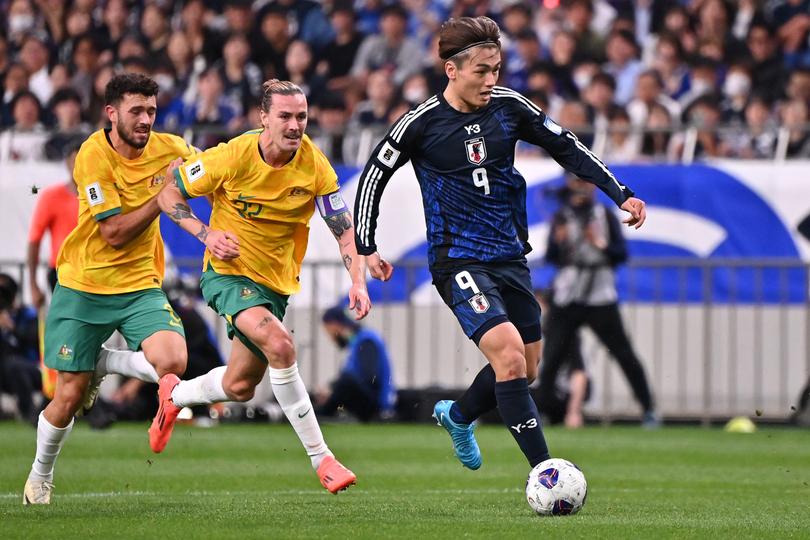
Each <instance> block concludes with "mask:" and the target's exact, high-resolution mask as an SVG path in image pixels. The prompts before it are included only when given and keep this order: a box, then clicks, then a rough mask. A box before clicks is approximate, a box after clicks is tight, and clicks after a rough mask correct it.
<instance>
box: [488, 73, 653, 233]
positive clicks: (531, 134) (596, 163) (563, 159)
mask: <svg viewBox="0 0 810 540" xmlns="http://www.w3.org/2000/svg"><path fill="white" fill-rule="evenodd" d="M495 94H499V95H500V97H507V98H511V99H512V100H514V104H515V106H516V107H518V108H519V109H520V110H521V113H522V116H523V122H522V125H521V138H522V139H524V140H526V141H528V142H530V143H532V144H536V145H537V146H540V147H542V148H543V149H545V150H546V151H547V152H548V153H549V155H550V156H551V157H552V158H554V160H555V161H556V162H557V163H559V164H560V165H561V166H562V167H563V168H564V169H565V170H567V171H568V172H570V173H572V174H574V175H576V176H578V177H579V178H582V179H583V180H587V181H588V182H591V183H592V184H595V185H596V186H597V187H598V188H599V189H601V190H602V191H604V192H605V194H606V195H607V196H608V197H610V198H611V199H612V200H613V202H615V203H616V206H618V207H620V208H621V209H622V210H625V211H626V212H629V213H630V217H629V218H627V219H625V220H624V223H627V224H628V225H629V226H635V228H636V229H638V228H639V227H641V225H642V224H643V223H644V220H645V219H646V217H647V211H646V209H645V204H644V201H642V200H641V199H639V198H637V197H635V194H634V193H633V190H632V189H630V188H629V187H627V186H626V185H624V184H622V183H621V182H619V180H618V179H617V178H616V177H615V176H614V175H613V173H612V172H610V170H609V169H608V168H607V166H606V165H605V164H604V163H602V160H600V159H599V158H598V157H596V155H594V154H593V152H591V151H590V150H589V149H588V147H587V146H585V145H584V144H582V142H580V140H579V139H577V136H576V135H574V134H573V133H572V132H571V131H569V130H567V129H565V128H564V127H562V126H560V125H559V124H557V123H555V122H554V120H552V119H551V118H549V117H548V116H546V113H544V112H543V111H542V110H541V109H540V108H539V107H537V106H536V105H535V104H534V103H532V102H531V101H529V100H528V99H527V98H526V97H524V96H522V95H521V94H519V93H518V92H515V91H514V90H510V89H508V88H503V87H500V86H496V87H495V89H494V90H493V95H495Z"/></svg>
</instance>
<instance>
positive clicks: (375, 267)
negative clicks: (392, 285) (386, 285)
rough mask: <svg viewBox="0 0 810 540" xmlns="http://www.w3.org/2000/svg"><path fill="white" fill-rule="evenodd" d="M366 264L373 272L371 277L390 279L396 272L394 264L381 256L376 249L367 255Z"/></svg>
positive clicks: (382, 279)
mask: <svg viewBox="0 0 810 540" xmlns="http://www.w3.org/2000/svg"><path fill="white" fill-rule="evenodd" d="M366 266H368V271H369V272H371V277H373V278H374V279H379V280H380V281H388V280H389V279H391V274H393V273H394V265H392V264H391V263H390V262H388V261H386V260H385V259H383V258H382V257H380V254H379V253H377V252H376V251H375V252H374V253H372V254H371V255H369V256H368V257H366Z"/></svg>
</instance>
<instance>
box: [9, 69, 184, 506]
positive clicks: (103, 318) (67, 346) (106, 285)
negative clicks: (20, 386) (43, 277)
mask: <svg viewBox="0 0 810 540" xmlns="http://www.w3.org/2000/svg"><path fill="white" fill-rule="evenodd" d="M157 91H158V86H157V84H156V83H155V82H154V81H153V80H151V79H149V78H148V77H145V76H143V75H137V74H132V73H128V74H123V75H118V76H116V77H113V79H112V80H110V82H109V83H108V84H107V87H106V91H105V101H106V103H107V105H106V109H105V110H106V112H107V116H108V117H109V119H110V121H111V123H112V127H111V128H110V129H104V130H99V131H97V132H95V133H94V134H93V135H91V136H90V137H89V138H88V139H87V140H86V141H85V142H84V144H82V147H81V149H80V150H79V153H78V155H77V156H76V164H75V166H74V171H73V177H74V179H75V181H76V184H77V188H78V194H79V219H78V225H77V226H76V228H75V229H74V230H73V232H72V233H70V235H68V237H67V239H66V240H65V242H64V244H63V245H62V248H61V250H60V252H59V257H58V260H57V273H58V284H57V285H56V288H55V289H54V293H53V299H52V301H51V307H50V310H49V312H48V317H47V321H46V323H45V353H44V361H45V365H46V366H48V367H49V368H52V369H56V370H58V375H57V383H56V392H55V395H54V398H53V401H51V402H50V403H49V404H48V406H47V407H46V408H45V410H44V411H43V412H42V414H40V416H39V421H38V425H37V451H36V458H35V459H34V463H33V465H32V468H31V472H30V474H29V476H28V480H27V481H26V483H25V488H24V493H23V503H24V504H48V503H50V499H51V492H52V491H53V468H54V462H55V461H56V457H57V455H58V454H59V451H60V449H61V447H62V445H63V444H64V442H65V439H66V438H67V436H68V434H69V433H70V430H71V429H72V427H73V416H74V415H75V414H76V413H77V412H79V411H80V409H81V408H82V406H83V405H84V406H87V404H88V400H90V401H89V403H90V404H92V399H93V398H94V395H95V393H97V391H98V384H99V383H100V378H101V377H103V375H105V374H106V373H120V374H123V375H127V376H131V377H137V378H139V379H142V380H146V381H152V382H157V381H158V377H159V376H163V375H166V376H168V375H171V376H172V377H174V378H175V379H176V378H177V374H182V373H183V372H184V371H185V369H186V358H187V352H186V342H185V334H184V332H183V325H182V323H181V322H180V319H179V317H178V316H177V315H176V314H175V313H174V311H173V310H172V308H171V306H170V305H169V301H168V299H167V298H166V295H165V294H164V293H163V291H162V290H161V288H160V286H161V282H162V280H163V241H162V240H161V237H160V229H159V226H158V220H157V217H158V215H160V209H159V208H158V205H157V201H156V199H157V194H158V193H159V192H160V190H161V189H162V187H163V186H164V185H165V179H166V177H165V176H164V174H165V169H166V166H167V164H168V163H169V162H171V160H172V159H174V158H175V157H177V156H178V155H181V156H184V157H189V156H191V155H192V154H194V153H196V151H195V150H194V149H193V148H191V147H189V146H188V145H187V144H186V143H185V142H183V140H182V139H180V138H179V137H176V136H174V135H167V134H163V133H152V124H153V123H154V121H155V114H156V96H157ZM116 330H118V331H119V332H121V334H122V335H123V336H124V338H125V339H126V340H127V344H128V346H129V348H130V349H132V350H133V351H139V350H142V351H143V352H142V353H141V352H137V353H112V352H110V351H108V350H105V351H104V352H101V349H102V343H104V342H105V341H106V340H107V339H108V338H109V337H110V335H111V334H112V333H113V332H114V331H116Z"/></svg>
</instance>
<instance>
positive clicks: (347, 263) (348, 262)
mask: <svg viewBox="0 0 810 540" xmlns="http://www.w3.org/2000/svg"><path fill="white" fill-rule="evenodd" d="M343 265H344V266H345V267H346V270H351V269H352V258H351V257H350V256H349V255H344V256H343Z"/></svg>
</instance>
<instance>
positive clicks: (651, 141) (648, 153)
mask: <svg viewBox="0 0 810 540" xmlns="http://www.w3.org/2000/svg"><path fill="white" fill-rule="evenodd" d="M674 127H675V121H674V120H673V118H672V116H671V115H670V114H669V111H668V110H667V109H666V107H664V106H663V105H659V104H658V103H654V104H653V105H652V106H651V107H650V112H649V114H648V115H647V122H646V124H645V125H644V134H643V135H642V138H641V157H644V158H646V159H649V160H652V161H666V160H670V159H673V158H674V157H675V156H674V149H673V148H672V130H673V128H674Z"/></svg>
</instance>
